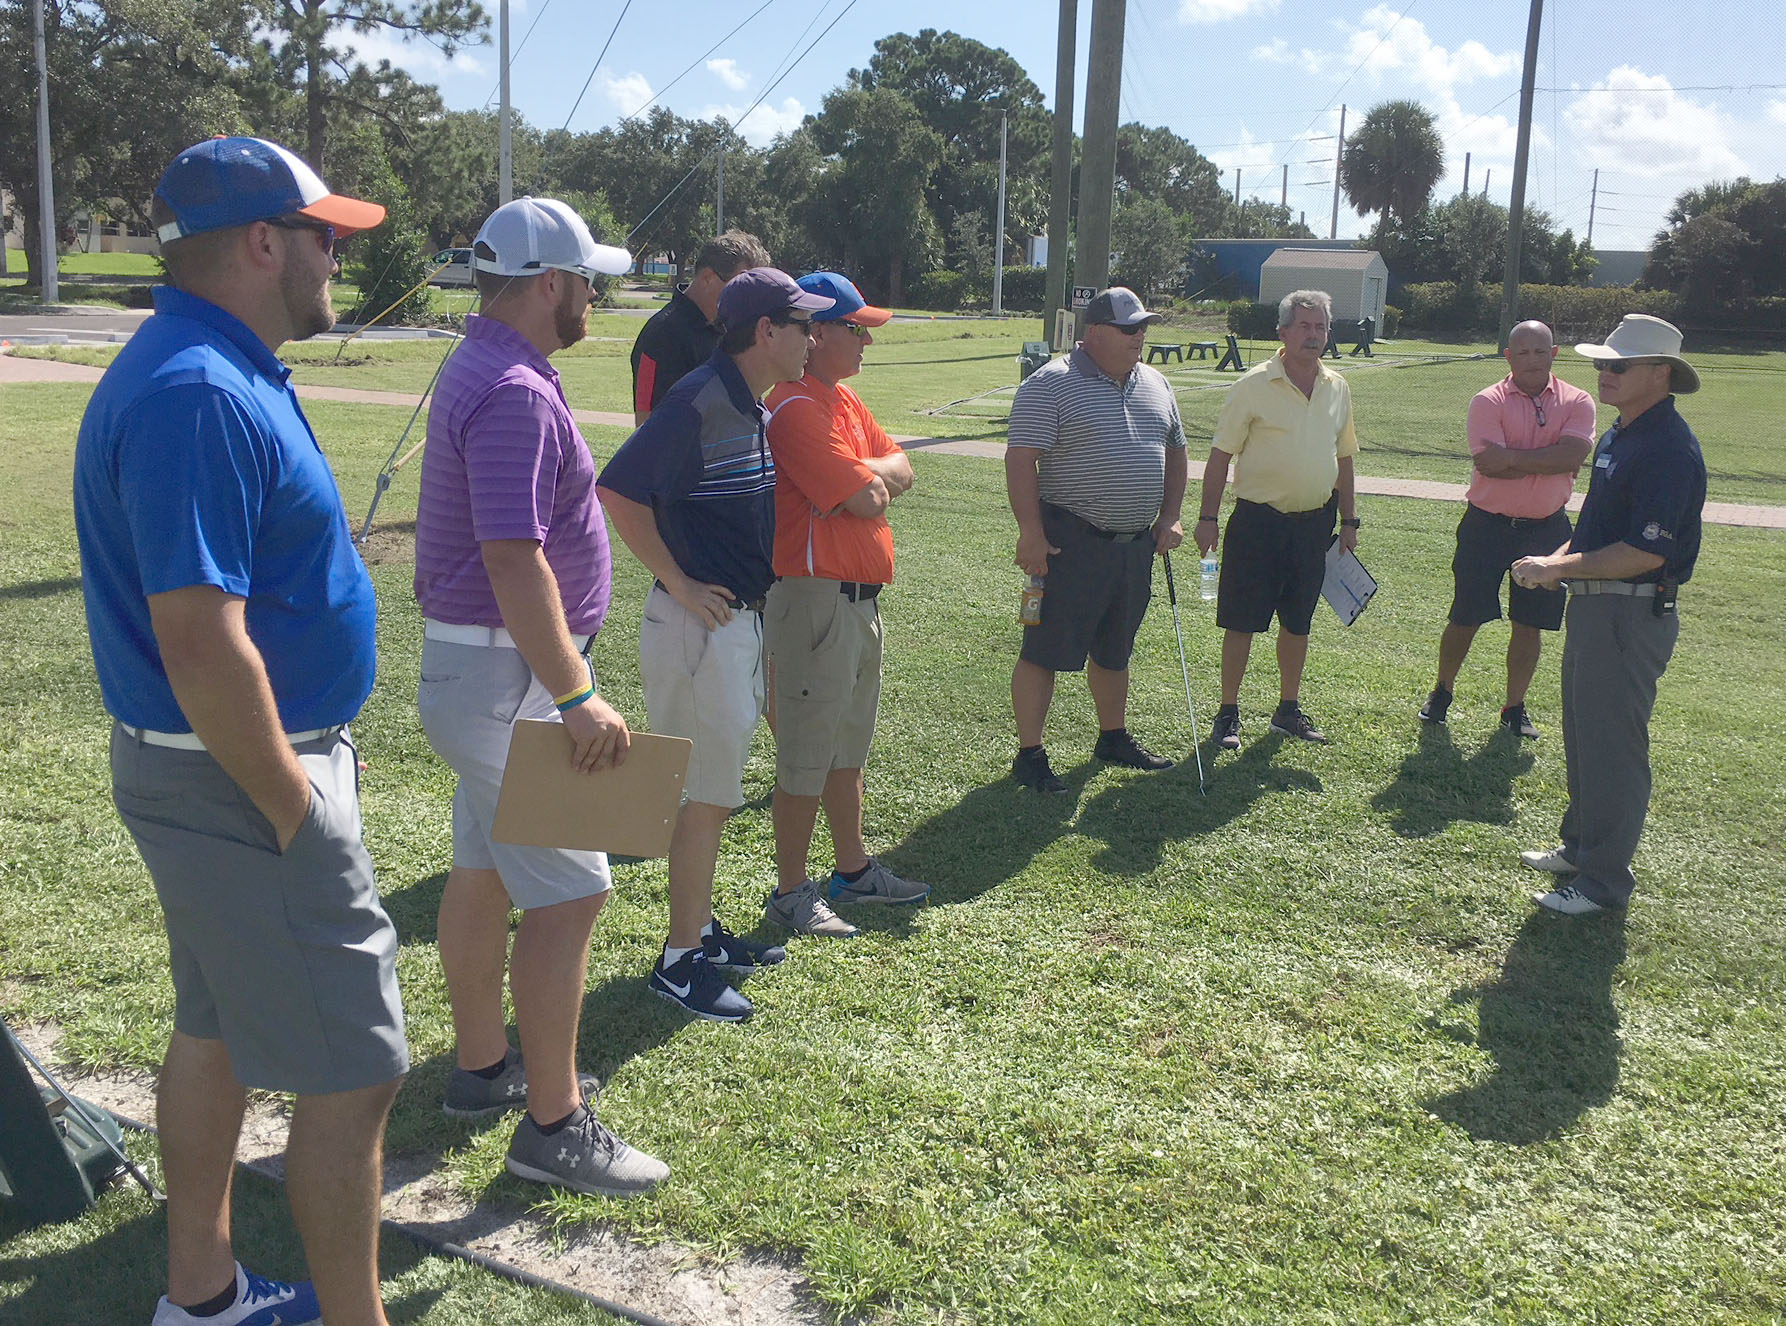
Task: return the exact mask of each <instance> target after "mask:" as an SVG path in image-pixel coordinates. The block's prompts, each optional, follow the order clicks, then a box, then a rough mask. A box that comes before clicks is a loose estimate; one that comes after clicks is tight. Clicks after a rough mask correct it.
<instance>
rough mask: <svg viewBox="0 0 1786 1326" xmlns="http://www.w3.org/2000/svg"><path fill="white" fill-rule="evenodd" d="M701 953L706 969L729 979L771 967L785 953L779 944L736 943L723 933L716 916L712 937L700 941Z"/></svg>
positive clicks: (723, 929)
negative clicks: (703, 954)
mask: <svg viewBox="0 0 1786 1326" xmlns="http://www.w3.org/2000/svg"><path fill="white" fill-rule="evenodd" d="M701 951H702V952H703V953H705V954H706V955H707V962H708V964H709V965H710V966H712V967H713V968H714V969H716V970H718V971H723V972H728V973H730V974H731V975H733V976H749V975H750V974H751V973H752V972H756V971H761V970H762V969H763V968H764V967H773V966H775V964H776V963H778V962H781V961H782V960H783V959H784V958H786V957H787V956H788V951H787V950H786V949H785V948H783V947H781V945H779V944H758V943H756V942H755V941H754V940H749V939H740V938H739V937H738V936H737V935H734V934H733V933H732V932H731V931H730V930H727V929H726V928H725V926H724V924H722V923H721V921H720V919H719V918H718V917H717V916H716V917H714V918H713V933H712V934H710V935H703V936H702V937H701Z"/></svg>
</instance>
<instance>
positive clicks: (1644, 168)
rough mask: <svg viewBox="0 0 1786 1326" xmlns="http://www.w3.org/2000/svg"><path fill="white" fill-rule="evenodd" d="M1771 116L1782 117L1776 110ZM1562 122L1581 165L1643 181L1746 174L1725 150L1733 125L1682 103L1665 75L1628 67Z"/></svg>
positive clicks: (1714, 112) (1584, 97)
mask: <svg viewBox="0 0 1786 1326" xmlns="http://www.w3.org/2000/svg"><path fill="white" fill-rule="evenodd" d="M1777 105H1778V103H1775V106H1777ZM1769 114H1770V116H1773V117H1774V118H1776V119H1781V118H1786V117H1782V116H1780V115H1779V114H1777V113H1776V110H1775V107H1770V108H1769ZM1563 120H1564V123H1565V124H1566V125H1567V126H1568V128H1569V132H1570V134H1571V135H1572V136H1573V137H1574V139H1575V143H1576V148H1577V150H1578V151H1579V153H1580V154H1581V157H1582V160H1583V161H1585V162H1587V163H1589V164H1591V165H1595V166H1599V167H1602V168H1604V169H1609V170H1614V171H1620V172H1623V173H1625V174H1630V175H1637V176H1641V177H1642V178H1645V179H1658V178H1661V177H1664V176H1671V175H1686V176H1694V177H1697V178H1700V179H1704V178H1708V177H1729V176H1733V175H1746V174H1748V173H1749V167H1748V166H1747V165H1746V164H1745V163H1744V161H1743V159H1742V158H1741V157H1740V156H1738V155H1737V153H1736V152H1735V150H1733V149H1732V147H1731V146H1730V139H1731V137H1732V135H1733V133H1734V132H1735V130H1736V128H1737V126H1736V124H1735V122H1734V121H1732V120H1731V119H1730V117H1729V116H1727V115H1726V114H1724V113H1723V112H1722V111H1720V110H1719V109H1718V108H1717V107H1716V106H1706V105H1702V104H1700V103H1699V102H1696V101H1694V100H1693V99H1692V98H1690V97H1683V96H1682V95H1681V94H1680V93H1678V92H1676V91H1675V90H1674V88H1673V86H1672V85H1671V84H1670V83H1669V81H1668V79H1667V77H1665V76H1664V75H1661V74H1645V73H1644V72H1643V71H1642V70H1639V69H1634V68H1632V67H1631V66H1630V65H1620V66H1619V67H1618V68H1616V69H1614V70H1613V71H1612V72H1611V73H1610V74H1608V75H1607V76H1606V78H1605V80H1604V81H1603V82H1598V83H1596V84H1594V87H1593V89H1592V90H1590V91H1584V92H1582V93H1580V94H1579V95H1578V96H1576V98H1575V99H1574V100H1573V101H1571V102H1570V103H1569V105H1568V107H1567V108H1566V109H1565V110H1564V112H1563Z"/></svg>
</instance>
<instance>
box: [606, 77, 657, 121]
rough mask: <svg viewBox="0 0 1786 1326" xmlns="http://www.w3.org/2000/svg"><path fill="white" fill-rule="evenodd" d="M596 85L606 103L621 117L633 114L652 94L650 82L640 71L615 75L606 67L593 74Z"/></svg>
mask: <svg viewBox="0 0 1786 1326" xmlns="http://www.w3.org/2000/svg"><path fill="white" fill-rule="evenodd" d="M595 82H596V86H597V87H599V88H600V89H601V94H602V96H604V97H606V98H607V99H608V104H609V105H610V106H612V107H613V108H614V109H615V110H616V111H618V112H619V113H620V115H621V117H622V118H624V117H626V116H628V115H631V114H633V112H635V111H637V110H638V109H639V108H640V107H641V106H644V105H647V104H648V103H649V102H650V101H651V98H652V96H653V93H652V91H651V83H650V81H649V80H648V79H647V78H646V77H645V75H643V74H641V73H636V72H635V73H631V74H621V75H619V76H618V77H616V76H615V75H614V74H612V73H610V72H608V71H607V70H606V69H601V70H598V71H597V72H596V75H595Z"/></svg>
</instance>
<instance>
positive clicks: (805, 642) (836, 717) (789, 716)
mask: <svg viewBox="0 0 1786 1326" xmlns="http://www.w3.org/2000/svg"><path fill="white" fill-rule="evenodd" d="M876 603H877V600H875V599H862V600H860V601H857V602H851V601H850V599H849V598H848V597H846V596H845V595H844V594H842V593H841V592H839V590H838V583H837V581H835V580H820V579H817V578H815V577H812V576H789V577H787V578H786V579H783V580H778V581H776V582H775V584H774V585H773V586H772V587H771V588H770V590H769V602H768V606H767V607H766V608H765V609H764V612H763V645H764V649H765V651H766V652H767V653H768V655H769V657H770V658H771V659H773V660H774V661H775V782H776V786H778V787H780V788H781V790H782V791H784V792H789V793H792V794H793V795H794V796H803V797H804V796H818V795H819V794H820V793H821V792H823V791H824V790H825V778H826V776H827V775H828V774H829V773H830V772H831V770H833V769H860V768H861V767H862V766H863V765H865V764H866V763H867V762H868V749H869V747H870V746H871V745H872V744H873V742H874V717H875V711H876V710H877V709H878V708H879V707H880V702H881V616H880V612H879V610H878V609H877V607H876Z"/></svg>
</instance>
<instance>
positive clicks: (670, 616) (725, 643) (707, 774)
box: [639, 586, 763, 808]
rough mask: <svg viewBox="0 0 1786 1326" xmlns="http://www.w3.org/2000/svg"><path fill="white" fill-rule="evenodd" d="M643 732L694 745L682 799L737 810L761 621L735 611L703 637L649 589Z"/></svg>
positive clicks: (753, 719) (754, 715)
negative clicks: (647, 730)
mask: <svg viewBox="0 0 1786 1326" xmlns="http://www.w3.org/2000/svg"><path fill="white" fill-rule="evenodd" d="M639 666H640V669H641V671H642V672H643V673H644V677H645V713H646V715H647V716H648V717H649V718H650V720H651V730H652V731H653V732H660V733H662V734H664V735H665V736H670V737H687V738H688V739H689V740H690V741H692V742H694V743H695V748H694V751H693V752H692V753H691V754H690V755H689V757H688V779H687V781H686V782H685V783H684V784H683V796H684V798H685V799H686V800H689V801H699V802H701V803H702V804H704V805H709V806H726V807H728V808H730V807H735V806H742V805H743V804H744V760H745V757H746V756H747V755H748V754H749V753H750V738H751V734H752V733H754V732H755V731H756V728H757V720H758V719H759V718H761V717H762V716H763V616H762V614H761V613H757V612H751V611H750V610H749V609H745V608H735V609H733V611H732V620H731V621H729V622H727V623H726V624H725V625H724V626H721V627H719V628H718V629H717V630H713V631H710V630H708V629H707V627H706V626H705V625H704V624H703V623H702V622H701V621H700V620H699V619H697V618H696V617H694V616H693V615H692V614H691V613H690V612H689V611H688V609H686V608H684V607H683V606H682V605H681V604H680V603H678V602H676V600H675V599H674V598H672V597H671V596H670V592H669V591H668V590H666V589H660V588H658V587H656V586H653V587H652V590H651V593H650V594H649V595H647V596H646V599H645V620H644V621H643V623H641V624H640V626H639Z"/></svg>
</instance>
